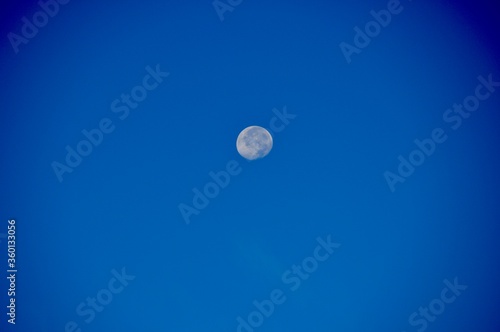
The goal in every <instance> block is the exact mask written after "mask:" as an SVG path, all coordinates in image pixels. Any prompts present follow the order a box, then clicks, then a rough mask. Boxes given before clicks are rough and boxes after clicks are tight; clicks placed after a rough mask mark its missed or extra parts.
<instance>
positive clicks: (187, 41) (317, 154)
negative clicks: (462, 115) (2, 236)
mask: <svg viewBox="0 0 500 332" xmlns="http://www.w3.org/2000/svg"><path fill="white" fill-rule="evenodd" d="M401 5H402V7H403V10H402V11H401V12H400V13H399V14H398V15H394V16H393V17H392V21H391V23H390V24H389V25H388V26H387V27H385V28H383V29H382V30H381V31H380V34H379V35H377V36H376V37H374V38H373V40H372V41H371V43H370V44H369V45H368V46H367V47H366V48H364V49H362V50H361V51H360V53H359V54H354V55H353V56H352V62H351V63H349V64H348V63H347V61H346V59H345V57H344V56H343V54H342V52H341V49H340V48H339V44H340V43H341V42H347V43H350V44H352V43H353V39H354V35H355V31H354V30H353V28H354V27H355V26H359V27H364V25H365V24H366V23H367V22H369V21H370V20H372V16H371V15H370V11H371V10H376V11H379V10H382V9H386V8H387V2H386V1H349V2H332V1H305V0H303V1H261V0H252V1H243V2H242V3H241V4H240V5H238V6H236V7H234V9H233V11H228V12H226V13H225V14H224V20H223V21H221V20H220V19H219V16H218V15H217V12H216V10H215V9H214V7H213V6H212V3H211V1H121V2H119V3H116V4H114V3H111V2H108V3H102V2H99V1H85V2H82V1H70V2H69V3H68V4H66V5H61V7H60V10H59V13H57V15H55V16H54V17H52V18H50V19H49V22H48V23H47V25H46V26H44V27H42V28H40V30H39V32H38V34H37V35H36V36H35V37H34V38H32V39H29V41H28V43H26V44H22V45H20V46H19V52H18V53H15V52H14V50H13V48H12V46H11V44H10V42H9V40H8V38H7V37H6V36H7V34H8V33H9V32H15V33H17V34H20V31H21V28H22V26H23V21H22V17H23V16H26V17H28V18H30V19H31V18H32V17H33V15H34V14H35V13H36V12H37V11H39V10H40V7H39V6H38V5H37V3H36V2H35V1H31V2H30V1H24V2H16V3H15V4H14V3H9V4H2V8H3V10H0V11H1V12H2V14H1V17H2V22H3V23H2V31H1V33H2V35H3V36H4V37H2V42H1V44H0V59H1V60H0V71H1V74H2V75H1V77H2V89H1V90H0V101H1V105H2V111H1V115H0V116H1V118H0V127H1V130H0V135H1V139H0V152H1V157H2V166H1V169H2V172H1V173H0V174H1V177H0V180H1V182H0V185H1V190H0V201H1V202H2V205H1V207H2V209H1V211H0V212H1V214H0V215H1V222H0V231H1V232H4V231H3V229H5V230H6V228H7V219H8V218H15V219H16V221H17V226H18V227H17V237H18V240H17V246H18V248H17V254H18V269H19V273H18V280H17V285H18V294H17V301H18V308H17V314H18V316H17V319H18V321H17V323H18V324H16V330H17V331H34V330H35V329H36V330H37V331H65V326H66V324H67V323H68V322H70V321H74V322H76V323H77V324H78V326H79V327H80V328H81V329H82V331H186V332H191V331H236V330H237V327H238V322H237V317H238V316H241V317H243V318H245V319H247V317H248V315H249V314H250V313H251V312H252V311H254V310H255V307H254V305H253V304H252V302H253V301H254V300H257V301H262V300H265V299H269V297H270V293H271V291H272V290H273V289H281V290H283V292H284V294H285V296H286V301H285V302H284V303H283V304H280V305H277V306H276V308H275V310H274V313H273V314H272V315H271V316H270V317H269V318H265V320H264V322H263V324H262V325H261V326H260V327H258V328H256V329H255V331H317V332H330V331H345V332H350V331H353V332H356V331H417V330H418V328H417V327H415V326H411V325H410V323H409V321H408V319H409V316H410V315H411V314H412V313H413V312H416V311H418V310H419V307H425V306H428V305H429V303H430V302H431V301H432V300H433V299H436V298H439V297H440V295H441V291H442V289H443V288H444V287H445V286H446V285H445V284H444V283H443V280H445V279H448V280H450V281H452V280H453V279H454V278H458V281H459V283H461V284H465V285H467V286H468V288H467V289H466V290H464V291H463V293H462V294H461V295H460V296H459V297H457V298H456V300H455V301H454V302H453V303H451V304H447V305H446V308H445V311H444V312H443V313H442V314H441V315H439V316H438V317H437V318H436V320H435V321H434V322H431V323H429V324H428V328H427V330H428V331H488V332H489V331H491V332H495V331H498V330H499V328H500V318H499V316H498V314H497V311H496V310H497V308H498V307H499V306H500V302H499V298H500V296H499V295H500V290H499V288H498V286H497V282H498V280H499V277H500V273H499V271H498V268H499V266H498V261H499V252H500V251H499V242H498V235H499V226H498V220H499V217H500V213H499V210H498V207H497V206H498V197H499V196H498V195H499V189H498V188H499V185H500V177H499V176H498V169H499V168H500V159H499V155H498V140H499V134H498V127H499V125H500V121H499V116H498V112H499V110H500V108H499V106H500V91H496V92H494V93H492V94H491V96H490V97H489V98H488V99H487V100H485V101H482V102H481V104H480V106H479V109H478V110H477V111H476V112H475V113H472V114H471V116H470V117H469V118H467V119H464V120H463V123H462V125H461V127H460V128H458V129H457V130H452V129H451V126H450V123H446V122H444V121H443V113H444V112H445V111H446V110H447V109H448V108H450V107H452V105H453V104H454V103H461V102H462V101H463V100H464V98H465V97H467V96H468V95H470V94H473V93H474V91H475V88H476V86H477V85H478V84H479V81H478V80H477V77H478V76H479V75H483V76H484V77H487V76H488V75H489V74H492V77H493V79H494V80H496V81H500V70H499V69H500V68H499V62H498V56H499V54H500V52H499V49H498V31H500V29H498V17H499V11H498V10H497V9H496V8H495V6H493V5H489V7H488V6H486V4H485V3H482V2H481V1H480V2H474V3H472V2H467V3H466V2H463V3H457V2H454V1H423V0H419V1H416V0H415V1H412V2H409V1H402V2H401ZM157 65H159V68H160V69H161V71H164V72H168V73H169V76H168V77H166V78H164V79H163V81H162V82H161V83H159V84H158V86H157V87H156V88H155V89H153V90H152V91H149V92H148V94H147V97H146V98H145V99H144V100H143V101H141V102H140V103H138V105H137V107H136V108H135V109H130V113H129V115H128V116H127V117H126V118H124V119H123V120H122V119H120V115H122V113H121V112H118V113H115V112H113V111H112V107H111V106H112V104H113V102H114V101H115V100H116V99H120V96H121V94H130V92H131V90H132V89H133V88H134V87H135V86H137V85H141V84H142V83H143V78H144V77H145V75H147V74H148V71H147V69H146V67H147V66H150V67H152V68H155V67H156V66H157ZM150 82H153V81H150ZM499 89H500V88H499ZM117 105H118V104H117ZM123 105H124V104H123V103H120V104H119V105H118V106H123ZM284 107H286V109H287V111H288V113H290V114H294V115H296V117H295V118H294V119H293V120H291V121H290V123H289V124H288V125H287V126H286V127H285V128H284V130H283V131H281V132H272V135H273V139H274V147H273V150H272V151H271V153H270V154H269V155H268V156H267V157H265V158H264V159H261V160H257V161H253V162H247V161H246V160H245V159H243V158H242V157H240V156H239V155H238V153H237V151H236V146H235V141H236V137H237V136H238V133H239V132H240V131H241V130H242V129H244V128H245V127H247V126H250V125H258V126H262V127H265V128H268V129H271V128H270V121H271V119H272V118H273V117H275V113H274V112H273V109H277V110H280V111H281V110H283V108H284ZM105 118H108V119H110V121H111V123H112V125H113V126H114V127H113V128H114V130H113V132H111V133H108V134H104V135H103V138H102V142H101V143H100V144H99V145H98V146H95V147H94V148H93V151H92V152H91V153H90V154H89V155H88V156H86V157H83V158H82V161H81V163H80V164H79V165H78V166H77V167H75V168H74V170H73V171H72V172H71V173H65V174H64V175H63V180H62V182H60V181H59V180H58V177H57V176H56V174H55V172H54V170H53V167H52V166H51V165H52V163H53V162H54V161H56V162H59V163H65V157H66V154H67V151H66V146H70V147H72V148H73V149H76V146H77V144H78V143H79V142H80V141H81V140H82V139H84V138H85V136H84V135H83V134H82V130H89V131H90V130H92V129H95V128H98V126H99V123H100V121H102V119H105ZM435 128H442V129H443V130H444V132H445V133H446V135H447V137H448V139H447V140H446V141H445V142H444V143H442V144H438V145H437V147H436V150H435V152H434V153H433V154H432V155H431V156H429V157H428V158H427V159H426V160H425V162H424V163H423V164H422V165H421V166H419V167H417V168H416V169H415V171H414V173H413V174H412V175H411V176H409V177H408V179H407V180H406V181H405V182H404V183H398V184H397V185H396V187H395V188H396V190H395V191H394V192H391V190H390V189H389V186H388V184H387V182H386V180H385V178H384V175H383V174H384V172H386V171H390V172H397V167H398V163H399V161H398V156H399V155H403V156H404V157H405V158H407V157H408V155H409V154H410V152H412V151H413V150H414V149H415V148H416V145H415V144H414V143H413V141H414V140H415V139H419V140H423V139H426V138H429V137H430V136H431V132H432V131H433V129H435ZM233 160H234V161H236V162H237V163H238V165H239V167H240V168H241V173H239V174H238V175H235V176H232V177H231V179H230V184H229V185H228V186H227V187H226V188H223V189H222V190H221V191H220V193H219V194H218V195H217V197H215V198H213V199H211V200H210V204H209V205H208V207H206V208H205V209H202V210H201V211H200V213H199V214H198V215H195V216H192V218H191V223H190V224H189V225H187V224H186V223H185V222H184V220H183V217H182V215H181V213H180V212H179V209H178V206H179V204H180V203H184V204H192V202H191V200H192V199H193V195H194V194H193V191H192V189H193V188H198V189H201V190H202V189H203V187H204V186H205V184H206V183H208V182H210V181H211V178H210V176H209V173H210V172H218V171H221V170H224V169H225V168H226V165H227V163H228V162H230V161H233ZM329 235H330V236H331V239H332V241H334V242H337V243H339V244H341V246H340V247H339V248H338V249H335V252H334V253H333V254H332V255H331V256H330V257H329V258H328V259H327V260H325V261H323V262H319V265H318V268H317V269H316V270H315V271H314V272H313V273H311V274H310V276H309V277H308V279H307V280H303V281H302V283H301V285H300V287H299V288H298V289H296V290H295V291H292V290H291V289H290V286H291V285H290V284H286V283H284V282H283V281H282V276H283V274H284V273H286V271H287V270H289V269H291V268H292V266H293V265H294V264H301V263H302V261H303V260H304V259H305V258H307V257H309V256H311V255H313V252H314V250H315V248H316V246H317V244H318V242H317V238H318V237H322V238H324V239H326V238H327V236H329ZM0 248H1V251H0V252H6V242H5V241H4V240H2V242H1V243H0ZM1 255H2V257H4V256H6V255H5V254H3V253H2V254H1ZM5 260H6V257H5ZM2 264H3V263H2ZM2 266H3V265H2ZM122 268H125V269H126V272H127V274H130V275H133V276H135V279H134V280H132V281H130V283H129V284H128V285H127V286H126V287H125V288H124V289H123V291H122V292H121V293H119V294H115V295H114V297H113V299H112V301H111V302H110V303H109V304H108V305H106V306H105V307H104V309H103V310H102V312H98V313H96V315H95V318H94V319H93V320H92V321H91V322H89V323H86V322H85V318H87V317H88V316H81V315H78V314H77V312H76V311H75V310H76V308H77V307H78V306H79V304H80V303H84V302H85V301H86V299H87V297H95V296H96V294H97V293H98V292H99V291H100V290H101V289H103V288H107V287H108V283H109V281H110V280H111V279H112V278H113V273H112V272H111V271H112V270H113V269H116V270H117V271H121V270H122ZM0 271H2V272H1V273H2V275H4V273H5V269H4V268H3V267H2V268H1V270H0ZM0 287H3V288H5V289H6V287H7V284H6V283H5V282H3V283H1V285H0ZM0 293H1V294H3V295H2V301H3V302H2V303H5V305H6V303H7V302H6V301H7V298H6V296H5V292H4V290H3V289H0ZM3 305H4V304H2V307H3ZM1 314H2V316H0V317H2V319H1V323H0V324H2V326H5V314H4V313H3V312H1ZM242 331H244V330H242Z"/></svg>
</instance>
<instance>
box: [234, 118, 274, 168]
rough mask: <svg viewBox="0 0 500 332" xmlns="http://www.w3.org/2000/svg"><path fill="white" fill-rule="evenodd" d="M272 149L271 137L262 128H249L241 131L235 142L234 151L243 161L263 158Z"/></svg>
mask: <svg viewBox="0 0 500 332" xmlns="http://www.w3.org/2000/svg"><path fill="white" fill-rule="evenodd" d="M272 148H273V137H272V136H271V134H270V133H269V132H268V131H267V130H266V129H264V128H262V127H259V126H250V127H247V128H245V129H243V130H242V131H241V133H240V134H239V135H238V139H237V140H236V149H237V150H238V153H239V154H240V155H241V156H242V157H243V158H245V159H248V160H255V159H260V158H264V157H265V156H267V154H268V153H269V152H270V151H271V149H272Z"/></svg>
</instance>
